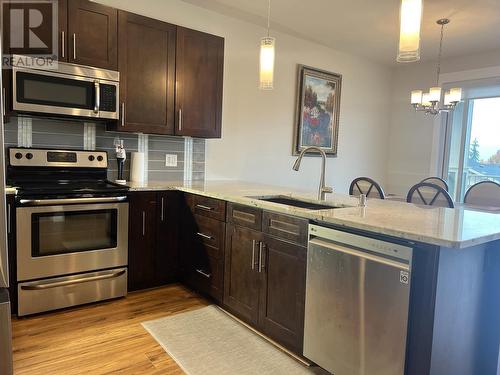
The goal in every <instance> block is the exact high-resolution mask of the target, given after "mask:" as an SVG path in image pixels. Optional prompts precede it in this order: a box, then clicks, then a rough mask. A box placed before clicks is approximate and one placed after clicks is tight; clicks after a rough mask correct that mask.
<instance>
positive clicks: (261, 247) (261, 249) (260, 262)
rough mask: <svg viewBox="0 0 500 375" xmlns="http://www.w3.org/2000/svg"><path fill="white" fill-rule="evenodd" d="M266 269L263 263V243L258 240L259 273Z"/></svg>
mask: <svg viewBox="0 0 500 375" xmlns="http://www.w3.org/2000/svg"><path fill="white" fill-rule="evenodd" d="M265 269H266V265H265V264H264V243H263V242H259V273H261V272H262V271H264V270H265Z"/></svg>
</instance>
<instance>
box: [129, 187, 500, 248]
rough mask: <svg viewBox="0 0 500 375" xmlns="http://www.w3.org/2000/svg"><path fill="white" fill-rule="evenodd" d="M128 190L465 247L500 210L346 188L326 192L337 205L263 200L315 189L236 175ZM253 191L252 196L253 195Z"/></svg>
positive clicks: (494, 225) (497, 234) (484, 237)
mask: <svg viewBox="0 0 500 375" xmlns="http://www.w3.org/2000/svg"><path fill="white" fill-rule="evenodd" d="M127 185H128V186H130V188H131V190H132V191H141V190H180V191H184V192H187V193H193V194H199V195H204V196H208V197H212V198H217V199H222V200H226V201H229V202H234V203H240V204H245V205H249V206H254V207H259V208H263V209H267V210H272V211H276V212H282V213H285V214H289V215H294V216H299V217H303V218H307V219H310V220H315V221H317V222H319V223H326V224H335V225H340V226H345V227H349V228H355V229H360V230H364V231H368V232H373V233H377V234H384V235H388V236H393V237H398V238H403V239H407V240H410V241H417V242H422V243H427V244H432V245H438V246H444V247H449V248H457V249H463V248H467V247H470V246H473V245H478V244H482V243H487V242H491V241H494V240H498V239H500V212H497V213H492V212H481V211H477V210H472V209H469V208H465V207H460V208H455V209H450V208H440V207H435V208H434V207H432V208H431V207H426V206H417V205H414V204H408V203H403V202H397V201H389V200H378V199H369V200H368V204H367V207H364V208H361V207H358V206H357V203H358V200H357V199H356V198H352V197H350V196H348V195H344V194H336V193H335V194H328V195H327V201H326V202H327V204H330V205H332V206H335V207H339V208H335V209H324V210H308V209H302V208H296V207H291V206H285V205H281V204H276V203H271V202H264V201H260V200H258V199H256V198H255V197H262V196H269V195H283V196H288V197H295V198H300V199H305V200H311V201H313V200H314V199H315V194H314V192H311V191H301V190H296V189H290V188H287V187H277V186H269V185H263V184H256V183H248V182H239V181H204V182H190V183H184V182H154V181H150V182H147V183H135V182H130V183H128V184H127ZM251 197H253V198H251Z"/></svg>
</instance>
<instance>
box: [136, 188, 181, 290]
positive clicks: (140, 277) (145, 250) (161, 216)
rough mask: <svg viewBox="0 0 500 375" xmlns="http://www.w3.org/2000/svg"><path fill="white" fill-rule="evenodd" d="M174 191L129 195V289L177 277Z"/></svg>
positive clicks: (165, 281)
mask: <svg viewBox="0 0 500 375" xmlns="http://www.w3.org/2000/svg"><path fill="white" fill-rule="evenodd" d="M176 197H177V196H176V193H175V192H159V193H157V192H135V193H131V194H130V195H129V205H130V206H129V252H128V254H129V259H128V264H129V267H128V289H129V290H130V291H134V290H140V289H147V288H152V287H155V286H159V285H162V284H166V283H168V282H172V281H175V280H176V276H177V256H178V255H177V246H176V242H175V241H176V230H177V225H176V221H175V216H174V215H175V211H174V210H172V209H173V208H175V206H176V204H177V202H176V200H177V199H176Z"/></svg>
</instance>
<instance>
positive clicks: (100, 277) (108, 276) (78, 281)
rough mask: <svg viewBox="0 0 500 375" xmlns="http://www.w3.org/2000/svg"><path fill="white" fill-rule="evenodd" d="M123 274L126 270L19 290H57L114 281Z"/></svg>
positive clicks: (28, 286) (25, 286) (29, 286)
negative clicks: (63, 287)
mask: <svg viewBox="0 0 500 375" xmlns="http://www.w3.org/2000/svg"><path fill="white" fill-rule="evenodd" d="M125 272H127V270H120V271H118V272H113V273H110V274H106V275H98V276H90V277H82V278H80V279H74V280H65V281H58V282H54V283H47V284H39V285H23V286H21V289H22V290H43V289H52V288H58V287H61V286H68V285H73V284H81V283H87V282H90V281H98V280H107V279H115V278H117V277H120V276H122V275H124V274H125Z"/></svg>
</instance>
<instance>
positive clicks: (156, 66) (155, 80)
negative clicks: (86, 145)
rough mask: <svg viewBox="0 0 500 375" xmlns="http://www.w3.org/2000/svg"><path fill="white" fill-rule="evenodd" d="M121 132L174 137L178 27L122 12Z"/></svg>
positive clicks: (119, 15) (120, 39)
mask: <svg viewBox="0 0 500 375" xmlns="http://www.w3.org/2000/svg"><path fill="white" fill-rule="evenodd" d="M118 19H119V45H120V48H119V55H118V70H119V71H120V102H121V118H120V121H119V123H118V126H117V130H119V131H131V132H143V133H152V134H173V133H174V121H175V119H174V115H175V108H174V80H175V35H176V26H175V25H171V24H168V23H165V22H161V21H157V20H153V19H151V18H147V17H142V16H138V15H135V14H132V13H128V12H124V11H119V12H118Z"/></svg>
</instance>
